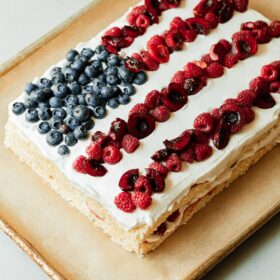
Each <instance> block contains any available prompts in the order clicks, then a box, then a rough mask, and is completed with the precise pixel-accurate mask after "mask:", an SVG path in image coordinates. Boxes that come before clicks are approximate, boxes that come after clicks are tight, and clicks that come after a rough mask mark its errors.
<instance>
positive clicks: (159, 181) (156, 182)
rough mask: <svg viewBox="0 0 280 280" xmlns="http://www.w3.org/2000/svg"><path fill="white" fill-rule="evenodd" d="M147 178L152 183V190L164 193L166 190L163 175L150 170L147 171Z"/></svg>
mask: <svg viewBox="0 0 280 280" xmlns="http://www.w3.org/2000/svg"><path fill="white" fill-rule="evenodd" d="M146 176H147V178H148V179H149V181H150V184H151V186H152V189H153V191H154V192H157V193H158V192H163V191H164V189H165V181H164V177H163V176H162V174H160V173H159V172H158V171H156V170H154V169H151V168H148V169H146Z"/></svg>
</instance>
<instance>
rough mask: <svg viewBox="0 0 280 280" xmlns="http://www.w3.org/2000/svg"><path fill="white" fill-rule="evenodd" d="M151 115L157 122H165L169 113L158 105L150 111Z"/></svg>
mask: <svg viewBox="0 0 280 280" xmlns="http://www.w3.org/2000/svg"><path fill="white" fill-rule="evenodd" d="M151 115H152V116H153V117H154V118H155V120H156V121H157V122H166V121H167V120H168V119H169V117H170V111H169V110H168V109H167V108H166V107H165V106H163V105H160V106H158V107H156V108H155V109H154V110H152V111H151Z"/></svg>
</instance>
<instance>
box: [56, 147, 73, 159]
mask: <svg viewBox="0 0 280 280" xmlns="http://www.w3.org/2000/svg"><path fill="white" fill-rule="evenodd" d="M57 152H58V154H59V155H61V156H65V155H67V154H69V153H70V150H69V148H68V147H67V146H66V145H60V146H59V147H58V149H57Z"/></svg>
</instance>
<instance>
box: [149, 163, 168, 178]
mask: <svg viewBox="0 0 280 280" xmlns="http://www.w3.org/2000/svg"><path fill="white" fill-rule="evenodd" d="M149 168H151V169H154V170H156V171H157V172H159V173H160V174H161V175H162V176H163V177H166V176H167V172H168V169H167V168H166V166H165V165H163V164H161V163H159V162H156V161H155V162H153V163H151V164H150V165H149Z"/></svg>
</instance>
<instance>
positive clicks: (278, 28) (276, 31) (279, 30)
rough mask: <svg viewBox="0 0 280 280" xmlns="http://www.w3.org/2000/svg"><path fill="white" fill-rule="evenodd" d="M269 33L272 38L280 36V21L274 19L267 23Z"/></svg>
mask: <svg viewBox="0 0 280 280" xmlns="http://www.w3.org/2000/svg"><path fill="white" fill-rule="evenodd" d="M268 32H269V35H270V36H271V37H273V38H279V37H280V21H279V20H275V21H273V22H272V23H271V24H270V25H269V29H268Z"/></svg>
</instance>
